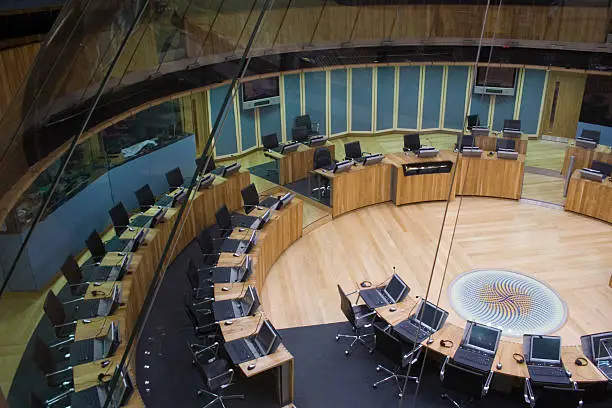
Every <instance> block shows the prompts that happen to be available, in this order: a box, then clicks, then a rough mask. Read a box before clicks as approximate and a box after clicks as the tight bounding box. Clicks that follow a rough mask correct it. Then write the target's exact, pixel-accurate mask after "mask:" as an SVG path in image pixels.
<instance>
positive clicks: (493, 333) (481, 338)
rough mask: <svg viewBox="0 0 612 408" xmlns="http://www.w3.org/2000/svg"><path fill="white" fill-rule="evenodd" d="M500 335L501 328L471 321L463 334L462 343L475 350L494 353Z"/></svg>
mask: <svg viewBox="0 0 612 408" xmlns="http://www.w3.org/2000/svg"><path fill="white" fill-rule="evenodd" d="M500 337H501V330H499V329H496V328H494V327H490V326H485V325H484V324H480V323H475V322H472V323H471V325H470V327H469V328H468V330H467V332H466V334H465V337H464V342H463V345H464V346H466V347H469V348H472V349H474V350H477V351H484V352H486V353H495V352H496V350H497V345H498V344H499V339H500Z"/></svg>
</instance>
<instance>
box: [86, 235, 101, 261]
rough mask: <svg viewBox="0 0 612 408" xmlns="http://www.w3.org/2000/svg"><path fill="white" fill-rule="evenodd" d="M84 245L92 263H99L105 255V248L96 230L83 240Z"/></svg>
mask: <svg viewBox="0 0 612 408" xmlns="http://www.w3.org/2000/svg"><path fill="white" fill-rule="evenodd" d="M85 245H86V246H87V249H88V250H89V252H90V253H91V257H92V258H93V259H94V261H96V262H97V261H100V260H101V259H102V258H104V255H106V247H105V246H104V241H102V238H100V235H99V234H98V232H97V231H96V230H93V231H92V232H91V234H89V236H88V237H87V239H86V240H85Z"/></svg>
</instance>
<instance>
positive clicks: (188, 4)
mask: <svg viewBox="0 0 612 408" xmlns="http://www.w3.org/2000/svg"><path fill="white" fill-rule="evenodd" d="M191 3H193V0H189V3H187V6H185V11H184V12H183V16H182V17H181V20H182V21H185V17H186V16H187V12H188V11H189V7H191ZM170 18H171V19H172V17H170ZM178 32H179V27H176V29H175V30H174V32H173V33H172V38H170V44H168V47H167V48H166V51H165V52H164V55H163V56H162V57H161V59H160V60H159V65H157V69H156V70H155V74H158V73H159V70H160V68H161V66H162V65H163V64H164V61H165V60H166V57H167V56H168V53H169V52H170V49H171V48H172V43H173V42H174V39H175V38H176V33H178Z"/></svg>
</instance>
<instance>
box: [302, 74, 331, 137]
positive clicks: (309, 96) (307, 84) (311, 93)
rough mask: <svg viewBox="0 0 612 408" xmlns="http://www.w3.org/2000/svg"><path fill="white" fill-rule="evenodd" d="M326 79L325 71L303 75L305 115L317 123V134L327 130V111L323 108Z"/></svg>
mask: <svg viewBox="0 0 612 408" xmlns="http://www.w3.org/2000/svg"><path fill="white" fill-rule="evenodd" d="M325 88H326V79H325V71H317V72H306V73H304V91H305V92H306V113H307V114H309V115H310V119H311V120H312V121H313V122H318V123H319V133H321V134H322V135H324V134H325V132H326V129H327V109H326V107H325V104H326V97H325Z"/></svg>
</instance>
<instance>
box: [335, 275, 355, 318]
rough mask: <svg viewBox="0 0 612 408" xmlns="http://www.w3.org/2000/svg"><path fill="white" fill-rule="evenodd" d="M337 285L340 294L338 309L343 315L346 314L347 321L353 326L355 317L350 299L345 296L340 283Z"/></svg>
mask: <svg viewBox="0 0 612 408" xmlns="http://www.w3.org/2000/svg"><path fill="white" fill-rule="evenodd" d="M337 286H338V293H339V294H340V309H341V310H342V313H344V316H346V319H347V320H348V321H349V323H350V324H351V325H352V326H353V327H355V321H356V320H357V319H356V318H355V312H354V311H353V304H352V303H351V300H350V299H349V298H348V296H346V294H345V293H344V291H343V290H342V288H341V287H340V285H337Z"/></svg>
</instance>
